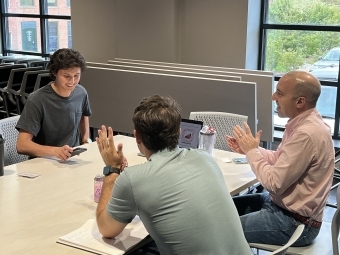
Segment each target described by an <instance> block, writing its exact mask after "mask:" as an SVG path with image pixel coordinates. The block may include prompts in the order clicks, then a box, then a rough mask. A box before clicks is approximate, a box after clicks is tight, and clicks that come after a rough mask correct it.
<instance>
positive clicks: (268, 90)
mask: <svg viewBox="0 0 340 255" xmlns="http://www.w3.org/2000/svg"><path fill="white" fill-rule="evenodd" d="M145 62H148V61H145ZM149 62H150V61H149ZM109 63H111V64H119V65H128V66H135V67H145V68H156V69H164V70H182V71H190V72H200V73H209V74H219V75H222V74H224V75H228V76H229V75H231V76H241V80H242V81H248V82H256V84H257V96H258V98H257V102H258V107H257V109H258V112H257V116H258V123H257V124H258V125H257V128H258V130H262V136H261V141H266V142H273V137H274V116H273V112H274V107H273V103H272V99H271V97H272V94H273V82H274V77H273V75H261V74H254V73H248V72H246V71H248V70H244V69H238V70H242V71H244V72H231V71H222V70H206V69H197V68H196V67H201V68H202V66H195V68H189V67H180V66H174V65H172V66H171V65H169V66H165V65H156V64H145V63H142V64H141V63H133V62H125V61H114V60H111V61H109ZM164 64H167V63H164ZM182 66H183V65H182ZM191 66H193V65H191ZM227 69H228V68H227ZM229 69H232V68H229ZM258 72H259V73H261V72H262V71H258Z"/></svg>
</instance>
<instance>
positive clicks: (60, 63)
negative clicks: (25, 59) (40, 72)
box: [47, 48, 86, 80]
mask: <svg viewBox="0 0 340 255" xmlns="http://www.w3.org/2000/svg"><path fill="white" fill-rule="evenodd" d="M73 67H79V68H80V69H81V71H82V72H83V71H85V69H86V61H85V58H84V57H83V55H81V54H80V53H79V52H78V51H76V50H73V49H67V48H64V49H59V50H57V51H55V52H54V53H53V55H50V62H49V63H48V66H47V69H48V70H49V71H50V76H51V78H52V80H55V78H56V77H55V75H54V74H56V73H57V72H58V71H59V70H60V69H69V68H73Z"/></svg>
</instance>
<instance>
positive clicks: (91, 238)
mask: <svg viewBox="0 0 340 255" xmlns="http://www.w3.org/2000/svg"><path fill="white" fill-rule="evenodd" d="M147 236H148V232H147V231H146V229H145V227H144V225H143V223H142V222H141V220H140V219H139V217H138V216H136V217H135V218H134V220H133V221H132V222H131V223H130V224H128V225H127V226H126V228H125V229H124V230H123V231H122V233H120V234H119V235H118V236H117V237H116V238H112V239H108V238H104V237H103V236H102V234H100V232H99V230H98V227H97V222H96V220H95V219H91V220H88V221H87V222H86V223H85V224H84V225H83V226H82V227H80V228H79V229H77V230H75V231H73V232H71V233H69V234H67V235H65V236H61V237H59V239H58V241H57V242H58V243H61V244H66V245H69V246H72V247H76V248H79V249H83V250H86V251H91V252H94V253H99V254H113V255H121V254H124V253H125V252H126V251H128V250H129V249H130V248H132V247H133V246H135V245H136V244H138V243H139V242H140V241H142V240H143V239H144V238H145V237H147Z"/></svg>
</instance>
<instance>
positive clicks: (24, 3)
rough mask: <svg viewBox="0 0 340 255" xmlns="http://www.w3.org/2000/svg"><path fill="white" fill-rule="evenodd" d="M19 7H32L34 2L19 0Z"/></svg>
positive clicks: (31, 0)
mask: <svg viewBox="0 0 340 255" xmlns="http://www.w3.org/2000/svg"><path fill="white" fill-rule="evenodd" d="M20 6H34V0H20Z"/></svg>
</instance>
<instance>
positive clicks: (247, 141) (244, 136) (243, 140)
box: [233, 122, 262, 154]
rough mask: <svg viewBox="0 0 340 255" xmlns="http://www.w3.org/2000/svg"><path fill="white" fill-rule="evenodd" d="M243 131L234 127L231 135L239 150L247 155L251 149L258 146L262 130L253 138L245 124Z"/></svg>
mask: <svg viewBox="0 0 340 255" xmlns="http://www.w3.org/2000/svg"><path fill="white" fill-rule="evenodd" d="M243 126H244V129H245V130H246V131H245V132H244V130H243V129H242V128H241V127H240V126H239V125H237V126H235V127H234V129H233V135H234V137H235V139H236V141H237V143H238V145H239V147H240V148H241V150H242V151H243V152H244V153H245V154H247V152H248V151H250V150H251V149H255V148H257V147H258V146H259V144H260V138H261V134H262V130H260V131H259V132H257V134H256V137H254V136H253V135H252V133H251V131H250V128H249V126H248V124H247V123H246V122H243Z"/></svg>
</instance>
